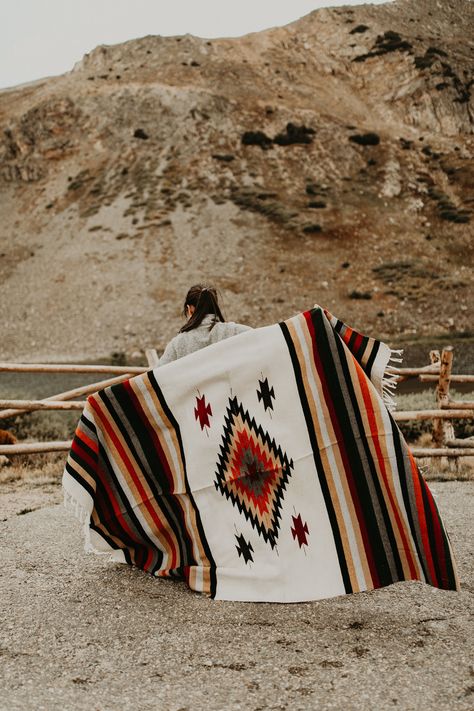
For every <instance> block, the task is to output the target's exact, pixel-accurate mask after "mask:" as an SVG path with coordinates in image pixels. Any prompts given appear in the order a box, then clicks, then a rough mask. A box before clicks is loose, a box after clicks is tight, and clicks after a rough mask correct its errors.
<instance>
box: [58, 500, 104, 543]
mask: <svg viewBox="0 0 474 711" xmlns="http://www.w3.org/2000/svg"><path fill="white" fill-rule="evenodd" d="M63 495H64V499H63V504H64V508H65V509H66V511H69V512H70V513H72V514H74V516H75V517H76V518H77V519H78V520H79V521H80V522H81V523H82V534H83V536H84V551H85V552H86V553H95V554H97V555H110V554H109V552H108V551H99V550H97V548H94V546H93V545H92V543H91V529H90V522H91V515H90V512H89V511H87V510H86V509H85V508H84V506H82V505H81V504H80V503H79V502H78V501H77V500H76V499H75V498H74V497H73V496H72V495H71V494H70V493H69V492H68V491H66V489H64V488H63Z"/></svg>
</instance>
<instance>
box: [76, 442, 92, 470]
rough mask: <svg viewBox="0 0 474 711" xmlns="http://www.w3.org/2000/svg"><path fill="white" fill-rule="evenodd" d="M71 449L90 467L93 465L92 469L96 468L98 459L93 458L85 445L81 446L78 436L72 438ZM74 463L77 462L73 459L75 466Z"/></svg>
mask: <svg viewBox="0 0 474 711" xmlns="http://www.w3.org/2000/svg"><path fill="white" fill-rule="evenodd" d="M71 449H72V451H73V452H75V453H76V454H77V456H78V457H79V458H80V459H83V460H84V461H85V462H86V463H87V464H88V465H89V466H90V467H92V469H94V470H95V468H96V467H97V461H96V460H95V459H92V457H91V455H90V454H89V453H88V452H86V450H85V449H84V448H83V447H81V445H80V440H79V439H78V438H77V436H76V437H74V439H73V440H72V445H71ZM74 464H76V462H74V461H73V462H72V465H73V466H74Z"/></svg>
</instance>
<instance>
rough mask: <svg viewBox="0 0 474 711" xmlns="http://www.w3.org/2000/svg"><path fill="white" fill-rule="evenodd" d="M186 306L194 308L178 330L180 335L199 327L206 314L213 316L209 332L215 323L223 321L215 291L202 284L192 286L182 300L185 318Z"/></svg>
mask: <svg viewBox="0 0 474 711" xmlns="http://www.w3.org/2000/svg"><path fill="white" fill-rule="evenodd" d="M188 306H194V313H193V314H192V316H191V318H190V319H188V321H187V322H186V323H185V324H184V326H183V327H182V328H180V330H179V332H180V333H183V332H184V331H192V329H193V328H197V327H198V326H200V325H201V322H202V320H203V318H204V317H205V316H207V315H208V314H212V315H213V316H214V321H213V322H212V323H211V325H210V326H209V330H211V328H212V327H213V326H214V324H215V323H216V322H217V321H225V319H224V317H223V315H222V311H221V310H220V308H219V303H218V299H217V291H216V290H215V289H214V288H213V287H212V286H203V285H202V284H195V285H194V286H192V287H191V288H190V289H189V291H188V293H187V294H186V299H185V300H184V308H183V314H184V316H187V307H188Z"/></svg>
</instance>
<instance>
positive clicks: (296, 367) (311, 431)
mask: <svg viewBox="0 0 474 711" xmlns="http://www.w3.org/2000/svg"><path fill="white" fill-rule="evenodd" d="M279 325H280V328H281V330H282V333H283V336H284V338H285V341H286V345H287V346H288V351H289V353H290V358H291V362H292V364H293V371H294V374H295V379H296V384H297V387H298V394H299V397H300V402H301V407H302V408H303V413H304V417H305V420H306V427H307V430H308V436H309V439H310V442H311V449H312V450H313V458H314V465H315V467H316V473H317V475H318V479H319V483H320V486H321V491H322V493H323V497H324V503H325V504H326V510H327V512H328V517H329V521H330V524H331V529H332V535H333V537H334V544H335V547H336V552H337V557H338V560H339V568H340V570H341V576H342V580H343V582H344V588H345V591H346V593H351V592H353V588H352V584H351V579H350V575H349V571H348V568H347V563H346V559H345V556H344V547H343V545H342V540H341V534H340V531H339V527H338V525H337V517H336V512H335V510H334V506H333V503H332V499H331V494H330V492H329V487H328V483H327V480H326V476H325V472H324V467H323V463H322V461H321V455H320V449H321V448H322V444H321V446H320V445H319V443H318V439H317V434H316V431H315V428H314V424H313V419H312V417H311V410H310V407H309V404H308V398H307V396H306V391H305V387H304V382H303V377H302V374H301V366H300V363H299V360H298V356H297V353H296V350H295V346H294V343H293V340H292V338H291V335H290V332H289V330H288V326H287V325H286V323H284V322H282V323H280V324H279Z"/></svg>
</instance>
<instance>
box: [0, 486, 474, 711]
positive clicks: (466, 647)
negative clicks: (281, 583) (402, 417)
mask: <svg viewBox="0 0 474 711" xmlns="http://www.w3.org/2000/svg"><path fill="white" fill-rule="evenodd" d="M430 486H431V489H432V490H433V492H434V493H435V495H436V497H437V501H438V504H439V506H440V508H441V511H442V514H443V516H444V518H445V521H446V524H447V527H448V531H449V534H450V537H451V540H452V542H453V546H454V549H455V552H456V556H457V560H458V564H459V569H460V577H461V583H462V590H461V592H459V593H454V592H446V591H440V590H436V589H434V588H431V587H429V586H427V585H423V584H421V583H402V584H397V585H394V586H391V587H389V588H385V589H383V590H379V591H375V592H371V593H362V594H358V595H352V596H347V597H340V598H335V599H331V600H324V601H320V602H313V603H304V604H292V605H278V604H249V603H229V602H216V601H212V600H210V599H207V598H206V597H202V596H200V595H196V594H194V593H192V592H190V591H189V590H188V589H187V588H186V586H185V585H184V584H177V583H173V582H166V581H158V580H155V579H153V578H151V577H150V576H148V575H146V574H145V573H143V572H141V571H138V570H135V569H131V568H128V567H125V566H121V565H116V564H110V563H107V562H106V561H105V560H104V559H102V558H98V557H95V556H91V555H86V554H85V553H83V550H82V543H81V538H80V526H79V524H78V523H77V522H76V521H75V520H74V519H73V518H72V517H71V516H70V515H69V514H68V513H66V511H65V510H64V509H63V508H62V506H61V505H58V504H57V503H56V504H54V505H51V502H52V501H58V500H59V497H60V489H59V486H58V485H57V483H56V485H54V482H53V481H51V482H50V483H49V484H48V482H44V483H43V484H42V486H41V487H38V491H37V492H36V493H34V492H33V493H32V495H31V496H32V497H33V498H31V502H30V504H31V506H30V507H31V508H35V506H38V507H39V508H37V509H36V510H33V511H31V512H29V513H24V509H19V508H18V504H17V505H16V506H15V500H16V501H18V497H16V499H15V496H14V494H13V492H10V493H8V487H6V488H5V487H4V488H3V491H4V492H5V493H4V495H2V497H1V498H2V499H3V501H2V503H3V506H2V518H3V520H2V522H1V523H0V527H1V528H0V531H1V541H0V545H1V548H0V550H1V551H2V566H1V573H0V597H1V600H2V603H3V604H2V613H1V616H2V620H1V631H0V635H1V638H0V659H1V676H2V679H1V685H2V689H3V693H2V696H1V698H0V709H1V710H2V711H30V710H31V711H33V710H34V711H55V710H56V709H58V710H59V709H61V711H63V710H64V709H67V710H68V711H81V710H82V709H84V710H86V709H87V711H90V710H93V711H132V710H133V711H135V710H137V709H140V711H148V710H150V711H151V710H153V711H155V710H156V711H158V710H160V711H161V709H163V710H165V709H166V711H168V710H170V711H185V710H186V711H187V710H189V711H191V709H193V710H194V709H198V710H199V709H212V710H214V709H215V710H221V709H226V710H227V709H249V710H251V711H263V710H264V709H292V710H293V709H294V710H295V711H297V710H299V709H313V708H314V709H315V708H317V709H344V710H346V709H347V710H350V709H357V710H359V709H360V710H364V711H366V710H369V709H374V710H375V709H377V711H378V710H380V709H394V708H398V709H404V710H407V711H408V710H409V709H417V710H418V709H420V710H421V709H423V710H426V711H431V710H432V709H434V708H436V709H437V710H444V709H446V711H454V710H456V711H457V710H459V711H461V710H466V711H468V710H471V709H474V667H473V660H474V655H473V651H474V649H473V643H472V639H473V635H474V624H473V612H474V595H473V593H474V566H473V550H474V546H473V543H474V540H473V539H474V534H473V529H472V521H473V514H474V482H468V481H466V482H433V483H431V484H430ZM34 497H36V498H34ZM22 505H23V504H22Z"/></svg>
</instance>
